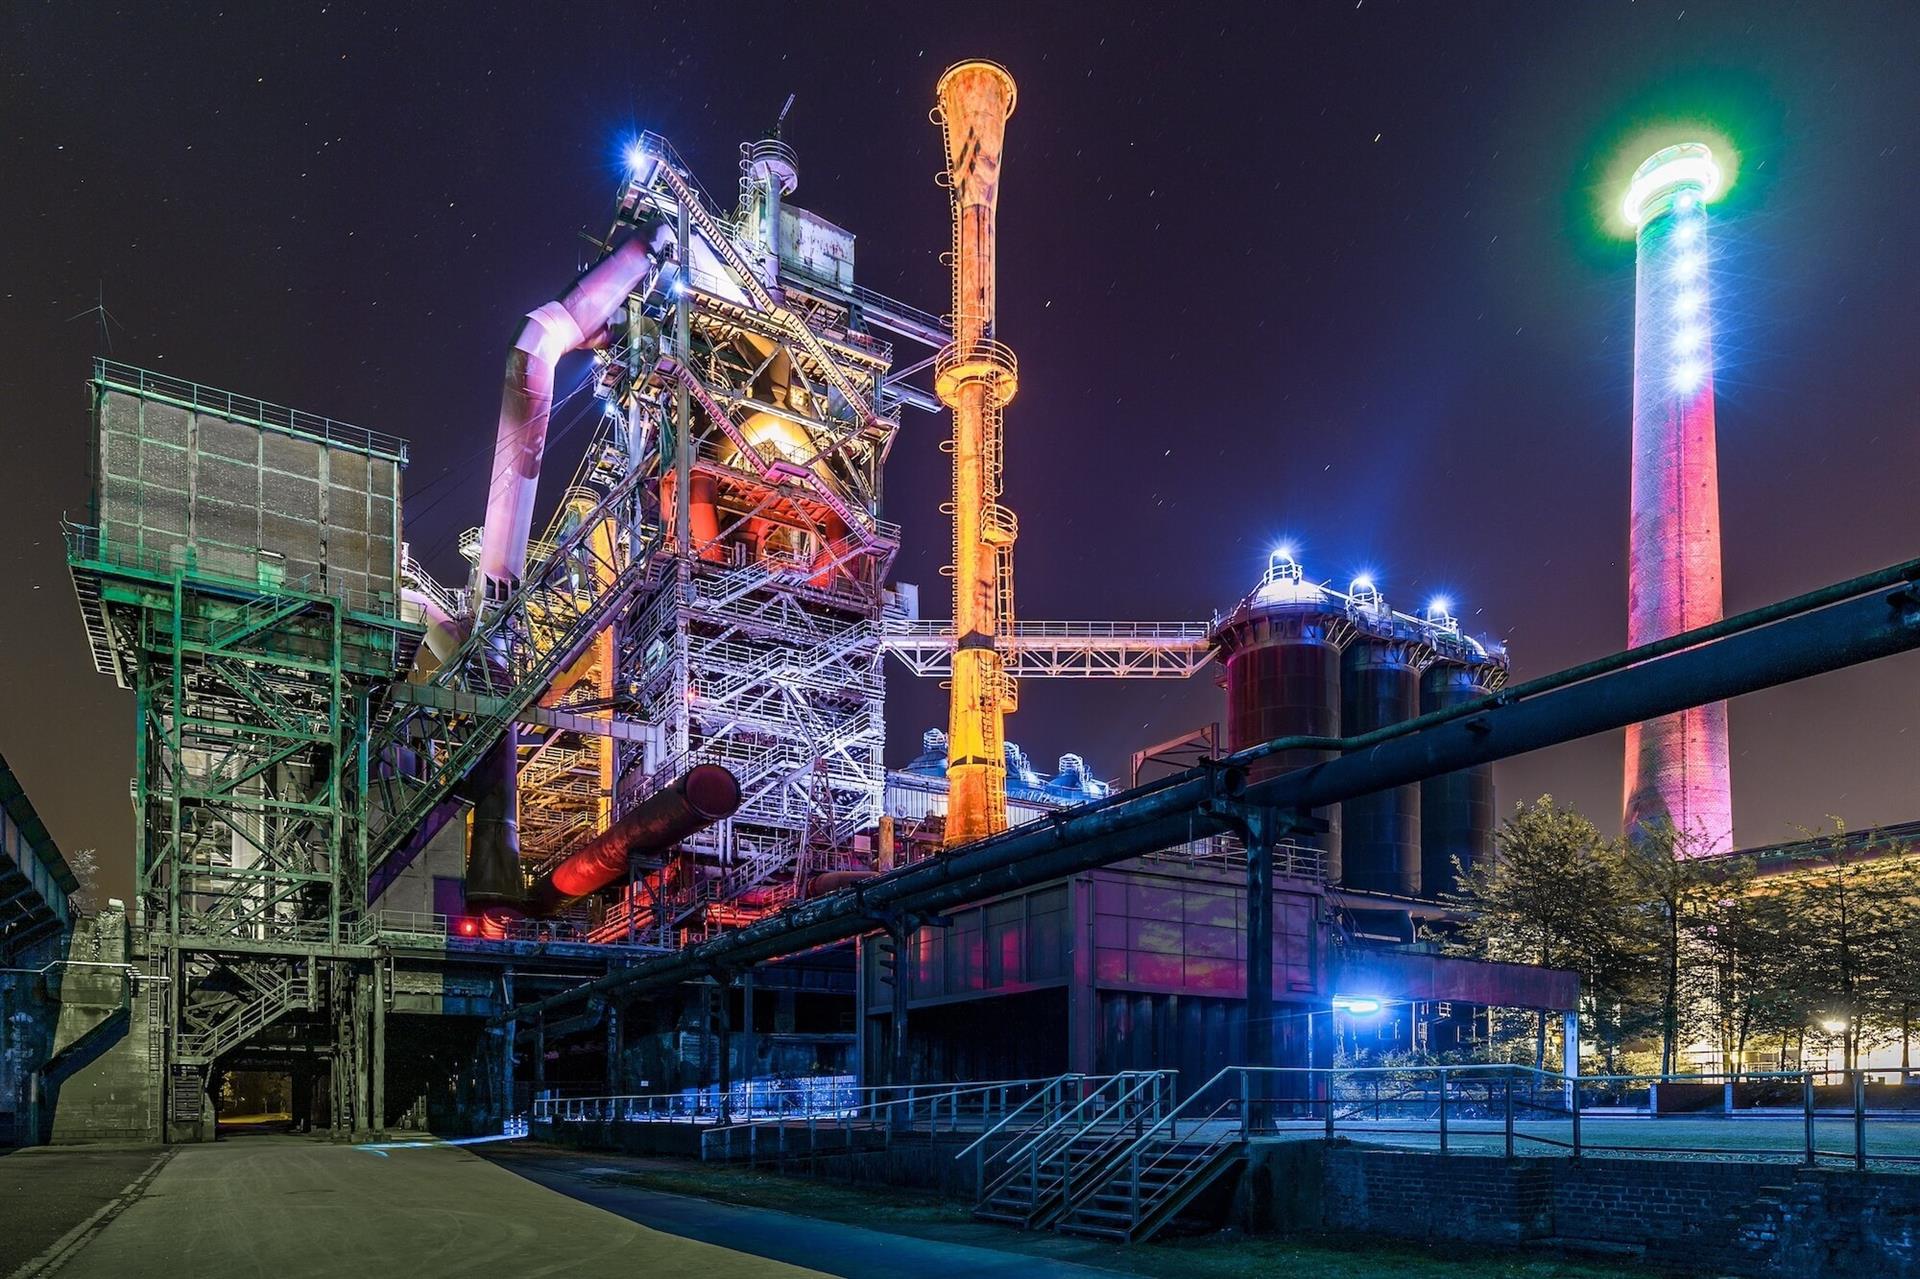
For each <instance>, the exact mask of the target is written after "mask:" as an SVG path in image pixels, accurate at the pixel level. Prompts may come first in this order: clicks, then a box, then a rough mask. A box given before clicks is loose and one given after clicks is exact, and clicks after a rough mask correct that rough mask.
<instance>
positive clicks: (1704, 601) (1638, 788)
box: [1625, 142, 1733, 854]
mask: <svg viewBox="0 0 1920 1279" xmlns="http://www.w3.org/2000/svg"><path fill="white" fill-rule="evenodd" d="M1719 188H1720V171H1719V169H1718V167H1717V166H1716V165H1715V164H1714V161H1713V156H1712V154H1711V153H1710V152H1709V151H1708V149H1707V148H1706V147H1705V146H1703V145H1701V144H1699V143H1691V142H1690V143H1682V144H1681V145H1679V146H1672V147H1668V148H1666V149H1665V150H1662V151H1659V152H1657V153H1655V154H1654V155H1653V156H1651V157H1650V158H1648V160H1647V161H1646V163H1644V164H1642V165H1641V166H1640V168H1639V169H1638V170H1637V171H1636V172H1635V174H1634V177H1633V183H1632V186H1631V188H1630V189H1629V190H1628V192H1627V198H1626V205H1625V212H1626V216H1627V220H1628V222H1629V223H1631V224H1632V225H1633V226H1634V227H1635V228H1636V231H1637V257H1638V267H1637V274H1636V286H1635V305H1634V346H1633V497H1632V523H1631V528H1630V531H1629V534H1628V568H1627V614H1628V621H1627V642H1628V644H1629V645H1640V644H1648V643H1652V642H1653V641H1655V640H1660V639H1664V638H1666V637H1667V636H1670V635H1674V634H1676V633H1678V632H1681V631H1685V630H1690V629H1692V628H1694V627H1698V626H1704V625H1707V624H1708V623H1711V622H1715V621H1718V620H1720V618H1721V616H1722V607H1721V572H1720V480H1719V463H1718V460H1717V457H1716V452H1715V444H1714V427H1713V331H1712V323H1711V292H1710V289H1709V278H1710V274H1711V273H1710V271H1709V254H1708V246H1707V212H1706V205H1707V202H1708V201H1709V200H1711V199H1712V198H1713V197H1714V196H1715V195H1717V194H1718V193H1719ZM1662 819H1665V820H1668V821H1671V822H1672V823H1673V825H1674V826H1675V827H1676V828H1677V829H1678V830H1680V831H1681V832H1683V834H1685V835H1686V836H1688V837H1689V839H1690V840H1691V841H1693V842H1691V843H1690V844H1689V851H1690V852H1693V853H1696V854H1699V853H1706V852H1719V851H1724V850H1726V849H1728V848H1731V847H1732V840H1733V799H1732V794H1731V790H1730V786H1729V781H1728V763H1727V707H1726V703H1725V702H1715V703H1712V704H1710V705H1707V706H1700V707H1696V708H1694V709H1692V710H1687V711H1682V712H1680V713H1678V714H1674V715H1666V716H1662V717H1661V718H1659V719H1655V720H1649V721H1647V722H1645V723H1642V724H1635V725H1633V726H1631V727H1630V728H1628V729H1627V750H1626V814H1625V827H1626V830H1627V832H1628V833H1629V834H1634V833H1637V832H1640V831H1642V830H1644V829H1646V828H1647V826H1648V825H1649V824H1650V823H1653V822H1657V821H1660V820H1662Z"/></svg>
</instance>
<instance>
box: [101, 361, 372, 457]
mask: <svg viewBox="0 0 1920 1279" xmlns="http://www.w3.org/2000/svg"><path fill="white" fill-rule="evenodd" d="M93 380H94V381H95V382H98V383H100V384H102V385H104V386H116V387H119V388H121V389H122V390H127V391H132V392H133V393H134V394H136V395H139V396H143V397H145V398H148V399H157V400H166V401H169V402H171V403H174V404H178V405H180V406H181V407H183V408H189V409H197V410H202V411H204V412H208V413H218V414H220V415H221V416H222V417H227V418H231V419H233V420H234V421H236V422H246V423H249V424H251V425H254V426H265V427H271V428H273V429H274V430H278V431H284V432H287V433H289V434H292V435H300V436H305V437H307V438H309V439H315V440H321V441H324V442H326V443H328V444H336V445H341V446H343V447H345V448H350V449H354V450H355V451H357V452H361V453H374V454H378V455H380V456H383V457H389V458H392V459H394V460H395V461H399V462H404V461H406V460H407V442H406V441H405V440H403V439H401V438H400V437H398V436H395V435H385V434H382V433H381V432H379V431H369V430H367V429H366V428H365V427H359V426H350V425H348V424H347V423H345V422H336V421H334V420H333V419H332V418H330V417H321V416H319V415H318V414H314V413H305V412H302V411H301V410H299V409H290V408H288V407H287V406H286V405H284V404H273V403H270V402H268V401H266V400H256V399H254V398H253V397H252V396H250V395H235V394H234V393H233V392H231V391H222V390H218V389H216V388H214V387H211V386H202V385H200V384H199V383H198V382H188V381H186V380H184V379H182V378H177V377H168V376H167V375H166V374H164V373H153V372H150V371H148V370H146V369H142V368H136V367H135V366H133V365H131V364H122V363H120V362H119V361H118V360H109V359H106V358H105V357H102V356H95V357H94V361H93Z"/></svg>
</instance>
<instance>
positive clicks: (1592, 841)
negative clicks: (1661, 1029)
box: [1449, 795, 1642, 1069]
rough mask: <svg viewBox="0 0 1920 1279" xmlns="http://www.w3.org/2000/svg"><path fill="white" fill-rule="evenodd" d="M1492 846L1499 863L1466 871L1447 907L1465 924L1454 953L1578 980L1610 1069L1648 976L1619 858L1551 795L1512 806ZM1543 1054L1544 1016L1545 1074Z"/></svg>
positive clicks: (1539, 1028) (1539, 1059)
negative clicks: (1636, 992)
mask: <svg viewBox="0 0 1920 1279" xmlns="http://www.w3.org/2000/svg"><path fill="white" fill-rule="evenodd" d="M1494 846H1495V856H1494V857H1493V858H1491V859H1490V860H1488V861H1485V862H1481V863H1478V864H1476V865H1475V866H1474V867H1473V868H1472V869H1471V870H1466V869H1464V868H1462V869H1461V870H1460V875H1461V886H1460V891H1459V892H1458V893H1457V894H1452V895H1450V896H1449V901H1450V902H1451V903H1452V904H1454V905H1457V906H1460V907H1463V908H1464V910H1465V912H1466V916H1467V919H1466V923H1465V924H1464V926H1463V927H1462V929H1461V931H1460V932H1459V933H1458V934H1457V935H1456V936H1455V937H1454V938H1453V939H1452V940H1451V942H1450V945H1451V946H1452V947H1453V948H1454V949H1456V950H1458V951H1461V952H1463V953H1468V954H1474V955H1478V956H1481V957H1483V958H1487V959H1494V960H1505V961H1509V962H1516V963H1528V964H1542V965H1545V966H1547V967H1552V968H1571V969H1573V970H1574V971H1576V972H1578V973H1579V974H1580V979H1581V989H1582V995H1583V998H1584V1000H1585V1002H1586V1004H1587V1006H1588V1015H1589V1019H1590V1021H1591V1022H1592V1025H1593V1034H1594V1038H1595V1041H1596V1044H1597V1045H1598V1046H1600V1047H1601V1048H1602V1049H1603V1050H1604V1051H1606V1052H1607V1053H1608V1054H1609V1059H1610V1058H1611V1053H1612V1051H1613V1049H1614V1047H1616V1046H1617V1044H1618V1043H1619V1042H1620V1039H1621V1038H1622V1037H1623V1033H1624V1027H1623V1024H1622V1018H1621V1012H1622V1010H1624V1009H1627V1008H1630V1007H1631V1006H1632V1004H1633V1002H1634V1001H1633V999H1632V997H1631V996H1632V992H1633V988H1634V986H1635V985H1636V984H1637V982H1638V979H1639V976H1640V973H1641V971H1642V966H1641V965H1640V963H1639V959H1638V952H1639V946H1638V938H1639V930H1640V923H1639V921H1638V920H1637V919H1636V917H1635V914H1634V909H1633V901H1632V897H1631V894H1630V892H1629V891H1628V885H1627V883H1626V879H1625V876H1624V875H1623V874H1622V870H1621V866H1620V858H1619V856H1618V854H1617V850H1616V849H1615V848H1614V846H1613V845H1612V844H1611V843H1610V842H1609V841H1608V840H1606V839H1604V838H1603V837H1602V836H1601V834H1600V832H1599V830H1598V829H1596V828H1595V827H1594V824H1593V823H1592V822H1590V821H1588V820H1587V819H1586V818H1585V817H1583V816H1581V815H1580V814H1579V813H1577V812H1575V811H1573V810H1572V809H1568V808H1561V807H1558V806H1557V805H1555V803H1554V802H1553V797H1552V796H1551V795H1542V796H1541V797H1540V798H1539V800H1537V801H1536V802H1535V803H1533V804H1530V805H1529V804H1520V805H1518V806H1516V808H1515V810H1514V814H1513V816H1512V817H1510V818H1508V819H1507V820H1506V821H1505V822H1504V823H1502V824H1501V827H1500V829H1499V831H1498V832H1496V834H1495V836H1494ZM1456 864H1457V863H1456ZM1546 1044H1547V1015H1546V1012H1545V1011H1544V1010H1543V1011H1541V1012H1540V1013H1539V1015H1538V1018H1537V1020H1536V1029H1535V1038H1534V1065H1535V1066H1536V1067H1537V1068H1540V1069H1544V1068H1545V1066H1546ZM1565 1065H1566V1068H1567V1069H1572V1068H1574V1067H1575V1066H1576V1065H1577V1063H1574V1062H1567V1063H1566V1064H1565Z"/></svg>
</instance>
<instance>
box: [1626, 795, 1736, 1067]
mask: <svg viewBox="0 0 1920 1279" xmlns="http://www.w3.org/2000/svg"><path fill="white" fill-rule="evenodd" d="M1708 847H1709V843H1708V840H1707V838H1706V836H1705V834H1704V832H1699V831H1684V830H1680V829H1678V828H1677V827H1675V826H1674V824H1673V823H1672V822H1671V821H1668V820H1666V819H1665V818H1661V819H1660V820H1658V821H1655V822H1653V823H1651V824H1650V825H1648V826H1647V827H1645V828H1644V829H1642V830H1641V831H1640V832H1638V833H1637V834H1635V835H1634V836H1633V837H1632V838H1630V839H1626V840H1623V841H1622V842H1621V843H1620V844H1619V846H1618V856H1619V859H1620V869H1621V872H1622V874H1623V875H1624V876H1625V881H1626V886H1627V889H1628V891H1629V892H1630V893H1631V894H1632V898H1633V901H1634V902H1635V903H1636V904H1637V907H1638V909H1637V911H1636V913H1637V914H1638V916H1639V923H1640V937H1639V949H1640V950H1641V951H1642V952H1643V954H1644V956H1645V958H1646V961H1647V962H1648V964H1649V966H1650V968H1651V970H1652V974H1653V976H1654V982H1655V990H1656V992H1657V999H1658V1001H1659V1002H1658V1008H1659V1028H1660V1073H1661V1074H1663V1075H1670V1074H1672V1073H1673V1072H1674V1068H1675V1066H1676V1065H1677V1064H1678V1063H1677V1062H1676V1061H1675V1058H1676V1057H1677V1056H1678V1054H1679V1051H1680V1036H1681V1033H1682V1032H1683V1031H1684V1030H1686V1029H1688V1028H1689V1025H1690V1023H1692V1022H1693V1020H1694V1017H1693V1016H1692V1015H1691V1014H1693V1013H1694V1012H1695V1010H1697V1009H1698V1008H1699V1007H1700V1004H1701V999H1700V996H1701V995H1703V994H1704V993H1705V992H1704V989H1703V981H1704V978H1705V977H1706V974H1705V973H1704V972H1703V970H1702V969H1701V967H1700V966H1699V965H1697V964H1694V963H1691V962H1689V961H1690V960H1691V959H1692V958H1693V957H1694V955H1693V952H1694V950H1695V948H1696V944H1697V941H1698V938H1699V930H1700V929H1701V928H1702V926H1703V925H1704V924H1705V923H1706V920H1707V918H1708V915H1709V913H1710V912H1711V910H1712V908H1713V906H1714V904H1715V903H1716V902H1718V901H1720V900H1721V899H1722V898H1723V897H1725V896H1726V895H1727V894H1728V893H1729V892H1733V893H1743V892H1744V891H1745V887H1746V886H1745V884H1744V883H1737V884H1736V883H1731V882H1729V881H1730V880H1732V879H1735V878H1739V879H1745V878H1746V876H1745V875H1743V874H1741V873H1740V872H1737V871H1732V870H1730V869H1729V868H1728V867H1726V866H1724V865H1720V864H1717V863H1715V862H1712V861H1708V860H1705V859H1703V857H1702V854H1703V853H1705V851H1706V850H1707V848H1708Z"/></svg>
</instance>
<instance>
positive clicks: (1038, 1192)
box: [973, 1070, 1178, 1225]
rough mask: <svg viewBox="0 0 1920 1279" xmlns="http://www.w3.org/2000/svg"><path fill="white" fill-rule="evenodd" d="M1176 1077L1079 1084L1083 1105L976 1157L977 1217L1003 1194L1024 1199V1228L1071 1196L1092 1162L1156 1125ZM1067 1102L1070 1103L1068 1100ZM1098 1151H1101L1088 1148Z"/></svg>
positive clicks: (1128, 1076) (1128, 1075) (1125, 1076)
mask: <svg viewBox="0 0 1920 1279" xmlns="http://www.w3.org/2000/svg"><path fill="white" fill-rule="evenodd" d="M1177 1073H1178V1072H1176V1071H1171V1070H1145V1071H1122V1072H1120V1073H1119V1074H1115V1075H1106V1076H1094V1077H1087V1078H1084V1079H1081V1080H1080V1081H1079V1083H1080V1086H1079V1092H1080V1097H1079V1099H1078V1100H1077V1101H1073V1104H1071V1105H1065V1106H1062V1107H1061V1108H1060V1109H1059V1111H1058V1113H1057V1114H1056V1115H1055V1116H1054V1118H1053V1119H1052V1121H1051V1122H1049V1123H1046V1124H1044V1125H1035V1126H1034V1127H1033V1129H1032V1130H1031V1131H1029V1132H1026V1133H1023V1134H1021V1135H1020V1136H1018V1137H1016V1138H1015V1139H1014V1140H1012V1141H1009V1142H1007V1143H1005V1144H1004V1145H1002V1146H1001V1147H1000V1148H999V1149H997V1150H994V1151H992V1152H991V1153H986V1152H985V1149H984V1147H981V1148H977V1149H975V1150H974V1152H973V1153H974V1157H975V1163H974V1197H975V1211H976V1212H980V1211H982V1210H983V1209H985V1208H986V1207H987V1205H989V1204H990V1203H992V1202H993V1201H994V1200H995V1199H996V1198H999V1197H1001V1196H1002V1195H1004V1194H1017V1198H1018V1199H1019V1200H1020V1207H1022V1208H1023V1209H1024V1213H1023V1216H1024V1217H1025V1221H1024V1223H1023V1224H1029V1225H1030V1224H1033V1221H1034V1219H1035V1218H1036V1217H1037V1216H1038V1215H1040V1214H1042V1213H1044V1212H1045V1211H1047V1210H1048V1208H1049V1207H1051V1206H1052V1205H1053V1204H1056V1203H1064V1202H1065V1201H1066V1200H1067V1198H1068V1197H1070V1196H1071V1194H1072V1192H1073V1187H1074V1184H1075V1183H1074V1175H1075V1174H1076V1173H1079V1174H1080V1175H1082V1176H1085V1175H1086V1173H1087V1171H1088V1168H1087V1165H1086V1164H1085V1163H1084V1162H1083V1160H1084V1159H1085V1158H1089V1157H1091V1155H1092V1154H1093V1153H1095V1152H1097V1150H1100V1149H1106V1148H1108V1147H1110V1146H1111V1144H1112V1142H1113V1141H1114V1139H1115V1138H1116V1137H1124V1135H1125V1134H1127V1133H1129V1132H1131V1133H1133V1134H1135V1135H1138V1134H1140V1133H1142V1132H1144V1131H1145V1130H1146V1126H1147V1125H1148V1124H1149V1123H1152V1122H1154V1121H1157V1120H1158V1119H1159V1118H1160V1116H1161V1114H1162V1112H1164V1111H1165V1109H1166V1107H1167V1104H1168V1103H1169V1102H1170V1101H1171V1099H1172V1092H1173V1082H1174V1076H1175V1075H1176V1074H1177ZM1068 1100H1071V1098H1069V1099H1068ZM1089 1144H1091V1145H1092V1146H1093V1147H1095V1151H1089V1150H1087V1149H1086V1146H1087V1145H1089Z"/></svg>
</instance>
